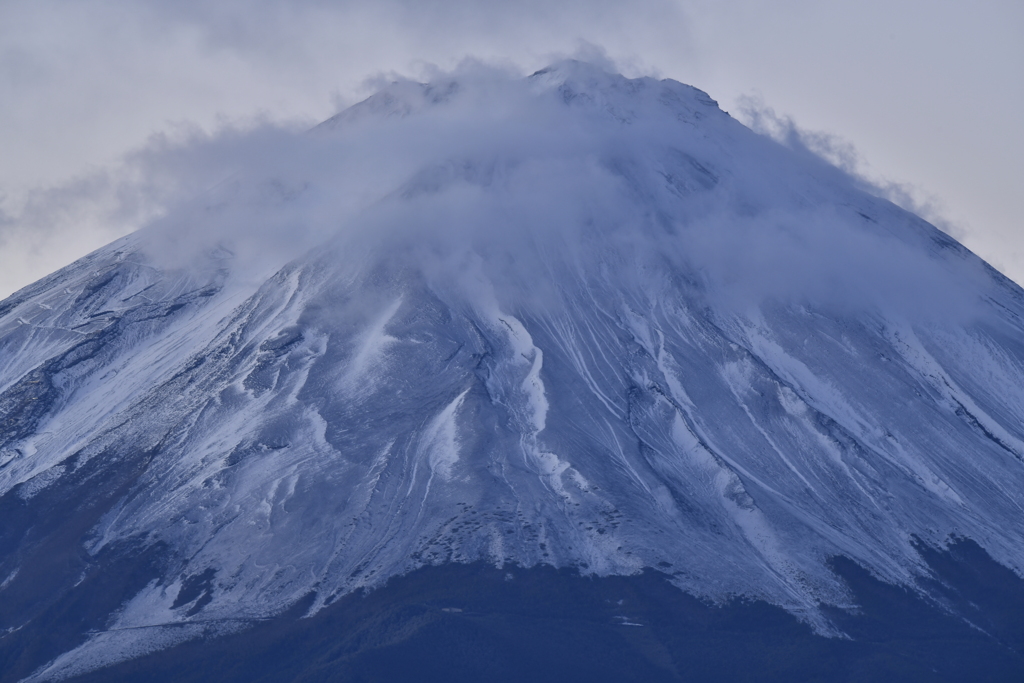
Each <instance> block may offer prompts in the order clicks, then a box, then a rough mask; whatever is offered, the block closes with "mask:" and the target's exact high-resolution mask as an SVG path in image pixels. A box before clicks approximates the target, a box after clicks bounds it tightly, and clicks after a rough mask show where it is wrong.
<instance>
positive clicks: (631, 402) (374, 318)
mask: <svg viewBox="0 0 1024 683" xmlns="http://www.w3.org/2000/svg"><path fill="white" fill-rule="evenodd" d="M289 144H290V145H291V146H290V147H288V148H287V149H285V150H284V151H282V152H281V154H280V155H279V156H275V157H273V158H272V159H271V160H270V161H267V162H266V163H265V164H264V165H262V166H259V167H257V168H255V169H249V170H247V171H245V172H244V173H241V174H239V175H237V176H235V177H234V178H233V179H232V180H231V181H230V182H227V183H225V184H224V185H223V186H221V187H218V188H217V189H216V190H214V191H213V192H212V193H211V194H210V195H209V196H207V197H205V198H203V199H202V200H201V202H200V203H199V204H197V205H196V206H193V207H190V208H186V209H181V210H179V211H178V212H177V213H171V214H169V216H168V217H167V218H165V219H163V220H162V221H160V222H159V223H158V224H156V225H154V226H151V227H150V228H148V229H146V230H143V231H141V232H139V233H136V234H135V235H132V236H129V237H127V238H124V239H122V240H119V241H118V242H115V243H114V244H112V245H110V246H108V247H106V248H104V249H101V250H100V251H98V252H96V253H94V254H92V255H90V256H89V257H86V258H85V259H83V260H81V261H79V262H77V263H76V264H73V265H72V266H69V267H68V268H66V269H64V270H62V271H60V272H58V273H55V274H54V275H52V276H50V277H49V278H46V279H44V280H43V281H41V282H39V283H37V284H36V285H33V286H31V287H29V288H27V289H25V290H22V291H21V292H19V293H17V294H15V295H14V296H13V297H11V298H10V299H8V300H7V301H5V302H3V304H0V315H2V317H0V359H2V360H0V424H2V425H3V431H2V433H0V495H2V497H0V506H2V511H3V513H4V519H5V524H4V526H3V531H2V536H0V544H2V545H0V548H2V555H0V581H2V587H0V593H2V595H3V596H4V600H3V606H2V607H0V619H2V627H3V628H4V629H7V630H8V632H9V635H7V636H5V639H10V638H16V637H20V636H17V633H18V632H19V631H23V632H27V633H31V632H32V629H33V628H37V626H33V624H34V623H36V624H39V623H42V622H41V621H40V620H42V619H44V615H45V614H51V613H52V610H54V609H59V608H60V607H61V606H62V605H64V604H68V603H67V601H68V600H71V599H72V598H71V597H69V596H73V595H76V593H75V586H76V585H77V584H78V583H81V582H82V581H85V580H87V579H88V580H89V581H92V580H93V579H94V577H98V576H100V575H103V574H105V573H110V572H114V573H115V574H117V573H118V572H120V574H117V575H123V576H124V577H127V578H126V579H125V581H124V582H123V583H124V587H123V588H121V589H119V591H113V592H103V591H98V592H96V595H95V596H94V597H95V603H96V604H91V605H90V606H88V607H82V608H81V611H80V612H81V614H84V615H87V616H86V617H82V616H79V617H76V621H75V623H74V624H73V625H65V627H64V629H65V631H66V632H61V633H62V635H60V637H57V636H56V635H54V636H53V637H52V638H51V639H50V641H48V642H46V643H42V644H39V643H38V642H37V643H36V645H37V646H38V647H37V649H36V650H34V654H30V655H25V654H23V653H22V654H9V655H6V656H8V657H10V658H11V659H8V660H7V661H9V662H11V663H12V665H13V664H17V666H18V667H20V669H19V670H23V673H22V674H20V675H19V678H20V677H21V676H23V675H27V674H29V673H31V672H33V671H35V672H36V675H35V676H33V677H32V680H46V679H52V678H61V677H66V676H69V675H73V674H76V673H82V672H86V671H89V670H92V669H94V668H97V667H103V666H106V665H108V664H111V663H115V662H118V661H122V660H124V659H126V658H131V657H136V656H139V655H143V654H145V653H147V652H151V651H155V650H159V649H161V648H165V647H169V646H172V645H174V644H176V643H179V642H183V641H186V640H189V639H193V638H199V637H209V636H211V635H216V634H227V633H231V632H235V631H237V630H239V629H243V628H247V627H249V626H250V625H251V624H253V623H254V622H255V621H256V620H260V619H265V618H269V617H273V616H274V615H278V614H281V613H282V612H285V611H286V610H288V609H290V608H294V607H295V606H296V605H302V606H303V607H302V609H303V610H305V613H306V614H308V615H314V614H316V613H318V612H319V611H320V610H322V609H324V608H326V607H328V606H329V605H331V604H332V603H334V602H335V601H336V600H338V599H339V598H341V597H342V596H344V595H346V594H349V593H351V592H352V591H354V590H356V589H359V588H364V587H375V586H379V585H381V584H382V583H383V582H384V581H385V580H387V579H388V578H389V577H393V576H396V575H401V574H405V573H407V572H409V571H411V570H414V569H416V568H417V567H421V566H423V565H434V564H444V563H450V562H462V563H468V562H476V561H483V562H486V563H489V564H492V565H497V566H503V565H515V566H518V567H534V566H537V565H544V564H550V565H554V566H556V567H575V568H578V569H580V570H581V571H583V572H584V573H594V574H598V575H602V576H605V575H615V574H621V575H632V574H636V573H638V572H640V571H641V570H643V569H644V568H655V569H658V570H659V571H662V572H664V573H665V574H667V575H668V576H669V577H670V580H671V581H672V583H673V584H675V585H676V586H677V587H679V588H681V589H683V590H684V591H687V592H689V593H691V594H694V595H696V596H700V597H702V598H706V599H709V600H712V601H725V600H728V599H729V598H731V597H733V596H737V595H740V596H746V597H748V598H751V599H758V600H763V601H766V602H768V603H771V604H773V605H777V606H781V607H783V608H784V609H786V610H788V611H790V612H791V613H793V614H795V615H797V616H798V617H799V618H800V619H802V620H804V621H806V622H807V623H809V624H810V625H811V626H812V627H813V628H814V629H815V630H816V632H818V633H821V634H832V635H836V634H840V633H843V632H844V631H843V627H842V626H841V625H840V622H841V619H837V618H836V617H835V616H834V615H833V613H832V612H831V611H830V608H828V606H838V607H840V608H852V607H853V606H854V603H855V596H854V595H853V594H852V593H851V591H850V588H849V585H848V583H847V582H846V581H844V580H843V578H842V577H841V576H839V575H838V574H837V573H836V572H835V571H834V570H833V567H832V565H831V564H830V558H834V557H838V556H842V557H845V558H850V559H851V560H853V561H854V562H855V563H856V564H859V565H860V566H862V567H864V568H866V569H867V570H868V571H869V572H870V573H871V574H872V575H873V576H875V577H876V578H878V579H880V580H882V581H884V582H887V583H890V584H895V585H897V586H905V587H910V588H913V589H915V590H920V587H921V585H922V581H923V580H924V579H925V578H926V577H927V576H929V575H930V573H931V571H932V570H931V569H929V565H928V563H927V562H926V560H925V556H924V553H923V552H922V548H944V547H946V546H947V544H949V543H950V542H951V541H952V540H954V539H957V538H969V539H971V540H972V541H974V542H976V543H977V544H978V545H980V547H981V548H983V549H984V550H985V551H986V552H987V553H988V554H989V555H991V556H992V557H993V558H994V559H995V560H996V561H998V562H999V563H1001V564H1003V565H1005V566H1006V567H1009V568H1010V569H1012V570H1013V571H1014V572H1016V573H1017V574H1018V575H1020V573H1021V572H1022V571H1024V550H1022V549H1024V524H1022V523H1021V520H1022V519H1024V516H1022V504H1024V493H1022V491H1024V429H1022V427H1021V425H1022V424H1024V420H1022V418H1024V323H1022V320H1024V315H1022V314H1024V298H1022V292H1021V290H1020V289H1019V288H1018V287H1016V286H1015V285H1013V284H1012V283H1010V282H1009V281H1007V280H1006V279H1004V278H1002V277H1001V276H999V275H998V274H997V273H995V272H994V271H993V270H991V269H990V268H988V267H987V266H986V265H985V264H984V263H983V262H981V261H980V260H979V259H977V258H976V257H975V256H974V255H973V254H971V253H970V252H968V251H967V250H965V249H964V248H963V247H961V246H960V245H959V244H957V243H956V242H955V241H954V240H952V239H951V238H949V237H948V236H946V235H944V234H942V233H941V232H939V231H938V230H936V229H935V228H933V227H932V226H930V225H928V224H927V223H925V222H924V221H921V220H920V219H918V218H917V217H915V216H913V215H910V214H908V213H906V212H904V211H902V210H900V209H898V208H897V207H895V206H893V205H891V204H889V203H887V202H885V201H883V200H880V199H877V198H875V197H873V196H871V195H870V194H868V193H866V192H865V191H863V190H862V189H861V188H859V187H858V186H857V184H856V183H855V182H854V181H853V180H851V179H849V178H847V177H845V176H844V175H843V174H842V173H841V172H840V171H838V170H836V169H834V168H831V167H829V166H827V165H826V164H824V163H822V162H820V161H818V160H816V159H814V158H811V157H808V156H806V155H802V154H801V153H799V152H794V151H792V150H788V149H785V148H783V147H781V146H779V145H777V144H776V143H774V142H772V141H770V140H767V139H764V138H761V137H759V136H757V135H755V134H754V133H752V132H750V131H749V130H747V129H746V128H744V127H742V126H741V125H740V124H738V123H737V122H735V121H734V120H733V119H731V118H730V117H729V116H728V115H727V114H725V113H724V112H722V111H720V110H719V109H718V108H717V105H716V104H715V103H714V102H713V101H712V100H711V99H710V98H708V97H707V95H705V94H704V93H702V92H700V91H698V90H695V89H693V88H689V87H688V86H683V85H681V84H678V83H675V82H672V81H654V80H652V79H637V80H629V79H625V78H623V77H621V76H615V75H610V74H606V73H604V72H602V71H600V70H599V69H596V68H594V67H591V66H588V65H582V64H578V63H572V62H568V63H564V64H559V65H556V66H555V67H552V68H551V69H548V70H545V71H542V72H538V73H537V74H535V75H533V76H531V77H530V78H528V79H513V78H510V77H507V76H505V75H501V74H493V73H488V72H482V73H481V72H472V73H468V74H463V75H462V76H460V77H459V78H457V79H453V80H450V81H441V82H438V83H433V84H430V85H426V86H424V85H419V84H412V83H399V84H395V85H394V86H392V87H390V88H387V89H385V90H384V91H383V92H381V93H379V94H378V95H375V96H374V97H372V98H370V99H369V100H367V101H366V102H364V103H362V104H360V105H357V106H356V107H353V108H352V109H350V110H348V111H347V112H344V113H343V114H341V115H339V116H338V117H335V118H334V119H332V120H330V121H328V122H326V123H325V124H324V125H322V126H320V127H318V128H317V129H315V130H314V131H312V132H311V133H310V134H309V135H306V136H302V137H301V138H296V139H295V140H293V141H291V142H290V143H289ZM6 520H10V521H6ZM76 582H77V583H76ZM12 596H13V597H12ZM47 610H51V612H47ZM830 615H833V616H830ZM46 618H50V617H46ZM11 642H13V641H11ZM33 642H36V641H33ZM40 642H41V641H40ZM4 668H5V669H6V668H7V667H4ZM12 680H14V679H12Z"/></svg>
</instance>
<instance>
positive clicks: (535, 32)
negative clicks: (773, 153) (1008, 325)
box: [0, 0, 1024, 296]
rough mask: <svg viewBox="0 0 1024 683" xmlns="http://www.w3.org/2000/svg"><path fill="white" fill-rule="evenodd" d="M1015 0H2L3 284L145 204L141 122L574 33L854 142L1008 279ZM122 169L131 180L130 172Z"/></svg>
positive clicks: (244, 109) (538, 50)
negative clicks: (139, 168) (129, 158)
mask: <svg viewBox="0 0 1024 683" xmlns="http://www.w3.org/2000/svg"><path fill="white" fill-rule="evenodd" d="M1022 36H1024V3H1022V2H1020V0H976V1H975V2H972V3H965V2H962V1H957V2H954V1H952V0H889V1H888V2H883V1H882V0H859V1H858V2H829V1H827V0H817V1H811V0H772V1H771V2H767V1H764V0H717V1H712V0H679V1H670V0H640V1H638V2H631V3H622V2H613V1H610V0H589V1H587V0H570V1H568V2H561V3H556V4H553V3H551V2H541V1H540V0H524V1H520V2H498V1H497V0H476V1H474V2H466V1H465V0H419V1H417V2H411V1H409V0H377V1H375V2H367V1H364V0H359V1H356V2H330V1H328V0H250V1H245V2H243V1H242V0H220V1H219V2H216V3H209V2H199V1H192V0H181V1H179V2H166V1H156V0H134V1H131V2H129V1H128V0H73V1H72V0H5V2H2V3H0V211H2V213H0V296H5V295H6V294H8V293H10V292H11V291H13V290H15V289H17V288H19V287H21V286H23V285H25V284H28V283H29V282H31V281H33V280H35V279H37V278H38V277H41V276H42V275H45V274H46V273H48V272H50V271H51V270H53V269H55V268H57V267H59V266H61V265H64V264H65V263H67V262H69V261H71V260H73V259H75V258H77V257H78V256H80V255H82V254H83V253H85V252H87V251H89V250H91V249H93V248H95V247H98V246H100V245H101V244H103V243H105V242H107V241H109V240H110V239H112V238H113V237H116V236H118V235H119V234H123V233H124V232H126V231H128V230H131V229H133V228H134V227H137V225H138V224H139V223H140V222H141V221H144V220H145V219H146V217H147V216H150V215H153V213H155V212H157V211H159V198H160V196H161V195H160V192H159V189H158V188H154V187H153V184H154V183H157V182H158V180H154V179H152V178H146V179H141V180H142V181H143V182H144V184H146V188H147V190H146V191H144V192H137V191H136V192H130V193H127V194H126V192H125V191H124V188H125V187H127V186H130V185H131V184H132V183H136V184H137V183H138V181H139V180H140V179H138V178H133V177H132V175H131V174H132V173H133V172H134V171H133V168H132V167H131V166H130V165H127V166H126V165H125V164H124V163H123V162H122V161H120V159H122V157H123V155H125V154H127V153H130V152H131V151H132V150H137V149H139V148H141V147H143V146H145V145H147V144H150V145H152V144H153V143H152V137H151V136H153V135H154V134H161V133H163V134H167V135H169V136H170V139H171V140H173V139H174V137H175V136H180V135H182V134H183V133H182V131H187V130H189V129H192V130H194V129H196V128H199V129H202V130H206V131H208V132H215V131H216V130H217V129H218V128H219V127H222V126H224V125H226V124H230V125H243V126H244V125H247V124H248V123H251V122H252V121H253V120H255V119H256V118H257V117H262V118H264V119H270V120H273V121H286V122H293V123H295V124H296V125H306V124H309V123H313V122H316V121H318V120H320V119H323V118H326V117H328V116H329V115H331V114H332V113H333V112H334V111H335V110H336V109H337V108H339V107H341V106H344V105H345V104H349V103H352V102H355V101H357V100H358V99H360V98H361V97H363V96H365V95H366V94H367V93H368V85H367V83H366V81H367V79H368V78H371V77H373V76H375V75H380V74H381V73H387V72H395V71H397V72H401V73H404V74H411V75H416V74H417V73H421V74H422V73H424V70H425V68H426V66H425V65H427V64H436V65H439V66H440V67H442V68H448V67H451V66H453V65H454V64H455V63H457V62H458V61H459V60H460V59H462V58H464V57H465V56H467V55H473V56H476V57H479V58H483V59H488V60H498V61H502V62H505V63H509V64H513V65H516V66H518V67H519V68H521V69H523V70H524V71H529V70H532V69H535V68H538V67H540V66H543V65H544V64H545V63H547V62H548V61H550V60H551V59H552V58H553V56H555V55H557V54H566V53H573V52H575V51H577V50H578V49H579V48H580V45H581V43H582V42H586V43H590V44H593V45H598V46H601V47H602V48H603V49H604V50H605V51H606V52H607V54H608V55H609V56H610V57H611V58H612V59H613V60H615V61H616V62H617V63H618V64H619V66H620V68H622V69H623V71H625V72H626V73H627V74H628V75H638V74H654V75H660V76H663V77H671V78H675V79H677V80H680V81H683V82H686V83H689V84H692V85H695V86H697V87H699V88H701V89H703V90H706V91H707V92H709V93H710V94H711V95H712V96H713V97H715V98H716V99H717V100H718V101H719V102H720V103H721V105H722V107H723V108H724V109H726V110H727V111H730V112H732V113H733V114H734V115H736V116H737V117H738V118H740V119H741V120H743V118H744V115H743V113H742V109H743V106H744V103H747V104H749V103H750V102H755V103H759V104H758V106H761V107H770V108H772V109H773V110H774V111H775V113H776V114H778V115H779V116H782V117H790V118H792V120H793V121H794V122H795V123H796V125H798V126H799V127H801V128H804V129H808V130H812V131H818V132H825V133H829V134H832V135H835V136H838V138H839V139H840V140H842V141H845V143H848V144H850V145H852V146H853V148H855V149H856V151H857V153H858V156H859V158H860V165H859V168H858V170H859V171H860V172H861V173H863V174H864V175H866V176H868V177H869V178H871V179H872V180H875V181H877V182H896V183H900V184H903V185H904V186H905V187H906V188H907V189H908V191H909V196H910V197H911V198H912V200H913V201H914V203H915V205H917V206H918V207H920V208H921V210H922V211H923V212H924V213H925V216H926V217H927V218H929V219H932V220H935V221H937V222H940V223H942V224H943V225H944V226H946V227H947V228H948V229H950V230H951V231H952V232H953V234H954V235H955V236H957V237H958V238H960V239H961V240H962V241H963V242H964V243H965V244H967V245H968V246H969V247H971V248H972V249H974V250H975V251H977V252H978V253H979V254H981V255H982V256H983V257H985V258H986V259H988V260H990V261H991V262H993V264H994V265H996V266H997V267H999V268H1000V269H1002V270H1003V271H1004V272H1006V273H1007V274H1009V275H1010V276H1011V277H1014V278H1015V279H1016V280H1017V281H1018V282H1024V225H1022V221H1021V219H1020V216H1021V215H1022V214H1024V192H1021V191H1020V190H1019V189H1018V187H1017V185H1019V184H1020V182H1021V181H1022V180H1024V132H1022V127H1021V126H1020V123H1019V119H1020V112H1021V111H1022V110H1024V77H1022V76H1024V40H1022V39H1021V37H1022ZM136 189H137V188H136Z"/></svg>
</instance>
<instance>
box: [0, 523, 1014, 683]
mask: <svg viewBox="0 0 1024 683" xmlns="http://www.w3.org/2000/svg"><path fill="white" fill-rule="evenodd" d="M922 553H923V554H924V556H925V557H926V558H927V559H928V561H929V563H930V565H931V567H932V569H933V571H934V573H935V574H934V580H933V581H931V582H930V583H929V585H928V586H927V587H926V589H927V591H928V594H929V597H928V598H922V597H921V596H920V595H917V594H914V593H912V592H908V591H905V590H903V589H901V588H897V587H893V586H891V585H888V584H885V583H881V582H879V581H877V580H875V579H874V578H872V577H871V576H870V575H869V574H868V573H867V572H866V571H864V570H863V569H861V568H860V567H858V566H857V565H855V564H854V563H852V562H850V561H849V560H846V559H843V558H839V559H836V560H834V561H833V563H832V565H833V568H834V570H835V571H836V572H837V573H838V574H839V575H841V576H842V577H843V579H844V580H845V581H846V582H847V583H848V585H849V586H850V587H851V589H852V591H853V593H854V595H855V596H856V599H857V602H858V604H859V605H860V607H861V609H860V611H859V613H857V614H851V613H848V612H843V611H840V610H835V611H834V612H832V613H831V616H832V618H833V619H834V620H835V623H836V624H838V625H839V626H840V627H841V628H842V629H843V630H844V631H845V632H846V633H847V634H848V635H849V636H850V639H840V638H823V637H820V636H816V635H814V634H813V633H812V632H811V630H810V629H809V628H808V627H807V626H805V625H804V624H801V623H800V622H798V621H797V620H796V619H795V618H794V617H793V616H792V615H790V614H788V613H787V612H785V611H784V610H782V609H780V608H778V607H774V606H771V605H768V604H766V603H764V602H751V601H743V600H736V601H733V602H731V603H730V604H728V605H725V606H722V607H714V606H710V605H708V604H705V603H703V602H701V601H700V600H697V599H695V598H693V597H692V596H689V595H687V594H685V593H683V592H681V591H679V590H678V589H677V588H675V587H673V586H671V585H670V584H669V583H668V581H667V580H666V577H665V576H664V575H662V574H660V573H658V572H653V571H648V572H646V573H644V574H642V575H639V576H633V577H606V578H593V577H581V576H579V575H578V574H576V573H575V572H573V571H570V570H565V569H561V570H558V569H553V568H550V567H537V568H533V569H522V568H517V567H515V568H509V567H506V568H505V569H496V568H494V567H492V566H487V565H482V564H474V565H443V566H437V567H427V568H424V569H421V570H418V571H416V572H413V573H412V574H409V575H407V576H403V577H399V578H395V579H392V580H391V581H390V582H388V584H387V585H386V586H385V587H384V588H381V589H379V590H376V591H373V592H371V593H369V594H367V595H358V594H355V595H349V596H346V597H344V598H342V599H341V600H339V601H338V602H337V603H335V604H333V605H331V606H330V607H328V608H326V609H325V610H323V611H322V612H320V613H318V614H317V615H316V616H314V617H312V618H309V619H302V618H299V616H300V615H301V613H302V611H303V609H304V606H302V605H299V606H296V608H295V609H293V610H292V611H291V612H290V613H289V614H285V615H282V616H281V617H278V618H276V619H272V620H269V621H266V622H263V623H261V624H258V625H256V626H254V627H253V628H251V629H249V630H247V631H244V632H242V633H239V634H236V635H233V636H227V637H223V638H215V639H210V640H206V641H194V642H190V643H186V644H184V645H180V646H178V647H175V648H171V649H169V650H165V651H162V652H158V653H156V654H153V655H150V656H148V657H143V658H141V659H138V660H133V661H128V662H124V663H122V664H120V665H117V666H114V667H111V668H108V669H104V670H101V671H96V672H93V673H91V674H88V675H85V676H80V677H77V678H73V679H71V680H72V681H74V682H75V683H100V682H103V683H107V682H114V681H154V682H156V681H168V682H170V681H175V682H185V681H211V680H217V681H224V682H232V681H238V682H242V681H246V682H249V681H275V682H282V681H294V682H296V683H298V682H299V681H444V682H446V683H451V682H452V681H495V682H497V681H509V682H512V681H645V682H655V681H759V682H760V681H787V682H788V681H894V680H899V681H965V680H972V681H1009V680H1024V622H1022V621H1021V619H1020V615H1021V614H1024V581H1022V580H1021V579H1020V578H1019V577H1017V576H1016V575H1015V574H1013V573H1012V572H1010V571H1009V570H1007V569H1005V568H1003V567H1002V566H1000V565H998V564H996V563H995V562H993V561H992V559H991V558H989V557H988V556H987V555H986V554H985V552H984V551H983V550H981V549H980V548H979V547H978V546H977V545H976V544H975V543H973V542H972V541H969V540H964V541H960V542H957V543H956V544H954V545H953V546H952V547H951V548H950V549H949V550H948V551H946V552H937V551H934V550H930V549H925V548H922ZM70 616H71V615H64V617H63V618H65V619H67V618H69V617H70ZM37 637H41V636H40V634H37ZM15 679H16V676H15V677H11V676H5V677H3V678H2V679H0V680H3V681H5V682H6V681H13V680H15Z"/></svg>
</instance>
